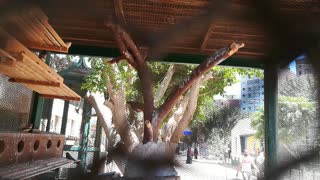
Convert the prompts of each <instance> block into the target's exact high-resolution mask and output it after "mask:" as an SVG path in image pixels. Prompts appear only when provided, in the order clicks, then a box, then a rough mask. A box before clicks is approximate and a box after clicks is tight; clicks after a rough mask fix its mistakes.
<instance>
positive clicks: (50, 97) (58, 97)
mask: <svg viewBox="0 0 320 180" xmlns="http://www.w3.org/2000/svg"><path fill="white" fill-rule="evenodd" d="M40 96H41V97H43V98H48V99H64V100H69V101H80V99H81V98H80V97H73V96H58V95H50V94H41V95H40Z"/></svg>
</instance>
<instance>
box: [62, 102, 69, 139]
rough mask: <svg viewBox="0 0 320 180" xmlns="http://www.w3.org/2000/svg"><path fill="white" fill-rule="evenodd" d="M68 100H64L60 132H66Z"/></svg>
mask: <svg viewBox="0 0 320 180" xmlns="http://www.w3.org/2000/svg"><path fill="white" fill-rule="evenodd" d="M69 104H70V101H64V106H63V115H62V123H61V130H60V134H66V129H67V123H68V112H69Z"/></svg>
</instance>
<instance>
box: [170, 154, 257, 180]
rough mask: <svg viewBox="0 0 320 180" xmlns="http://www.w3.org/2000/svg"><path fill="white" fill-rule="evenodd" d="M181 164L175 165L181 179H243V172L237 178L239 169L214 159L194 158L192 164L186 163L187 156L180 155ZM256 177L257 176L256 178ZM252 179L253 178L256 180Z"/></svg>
mask: <svg viewBox="0 0 320 180" xmlns="http://www.w3.org/2000/svg"><path fill="white" fill-rule="evenodd" d="M178 161H179V162H180V165H181V166H177V167H175V168H176V170H177V172H178V176H180V177H181V180H189V179H190V180H195V179H199V180H200V179H201V180H203V179H208V180H209V179H210V180H238V179H239V180H241V179H242V177H241V174H240V173H239V177H238V178H236V173H237V171H236V170H235V169H234V168H232V167H230V166H229V167H228V166H224V165H222V164H218V163H217V162H215V161H212V160H205V159H193V160H192V164H186V163H185V161H186V157H185V156H179V157H178ZM254 179H255V178H254ZM254 179H252V180H254Z"/></svg>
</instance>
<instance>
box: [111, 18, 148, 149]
mask: <svg viewBox="0 0 320 180" xmlns="http://www.w3.org/2000/svg"><path fill="white" fill-rule="evenodd" d="M105 25H106V26H107V27H108V28H110V29H111V30H112V31H113V33H114V34H115V37H116V41H117V44H118V46H119V48H120V52H121V54H122V55H123V56H125V57H126V58H127V60H128V62H129V64H133V67H134V68H135V69H136V70H137V72H138V76H139V78H140V80H141V91H142V95H143V101H144V108H143V109H144V121H145V124H144V137H143V143H146V142H149V141H152V138H150V137H152V134H149V132H150V131H147V129H148V127H147V126H146V124H147V123H146V121H150V122H151V121H152V120H153V118H152V115H153V111H154V102H153V94H152V81H151V74H150V72H149V68H148V66H147V64H146V62H145V59H143V57H142V56H141V52H140V50H139V49H138V48H137V46H136V45H135V43H134V42H133V40H132V38H131V37H130V35H129V34H128V33H127V32H126V31H125V30H123V29H122V28H121V27H120V26H119V25H118V24H115V23H114V22H112V21H111V20H109V21H106V22H105ZM128 49H130V50H131V52H132V53H133V57H132V56H131V54H130V53H129V51H128Z"/></svg>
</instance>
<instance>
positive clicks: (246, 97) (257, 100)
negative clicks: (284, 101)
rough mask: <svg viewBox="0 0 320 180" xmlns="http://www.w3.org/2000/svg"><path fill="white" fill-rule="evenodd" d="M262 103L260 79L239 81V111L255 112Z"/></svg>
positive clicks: (262, 90)
mask: <svg viewBox="0 0 320 180" xmlns="http://www.w3.org/2000/svg"><path fill="white" fill-rule="evenodd" d="M263 102H264V81H263V79H261V78H255V79H244V80H243V81H241V103H240V104H241V110H242V112H255V111H258V110H259V108H260V107H261V106H262V105H263Z"/></svg>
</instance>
